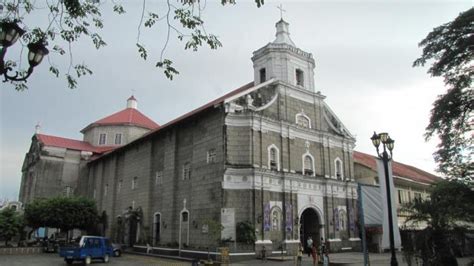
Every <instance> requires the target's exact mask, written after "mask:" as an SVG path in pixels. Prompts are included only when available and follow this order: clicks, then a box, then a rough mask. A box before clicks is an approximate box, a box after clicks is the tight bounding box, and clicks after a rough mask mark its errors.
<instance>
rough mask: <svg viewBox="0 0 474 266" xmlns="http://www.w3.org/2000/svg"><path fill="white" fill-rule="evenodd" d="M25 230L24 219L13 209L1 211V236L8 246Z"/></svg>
mask: <svg viewBox="0 0 474 266" xmlns="http://www.w3.org/2000/svg"><path fill="white" fill-rule="evenodd" d="M22 230H23V217H22V216H21V215H20V214H19V213H18V212H17V211H15V210H14V209H12V208H5V209H3V210H2V211H0V236H1V237H2V238H3V239H4V240H5V246H7V245H8V241H10V240H11V239H12V238H13V237H15V236H16V235H18V234H19V233H20V232H21V231H22Z"/></svg>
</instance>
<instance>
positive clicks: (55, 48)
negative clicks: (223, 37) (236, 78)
mask: <svg viewBox="0 0 474 266" xmlns="http://www.w3.org/2000/svg"><path fill="white" fill-rule="evenodd" d="M100 2H101V1H100V0H51V1H45V2H42V4H41V3H36V2H34V1H31V0H7V1H6V3H5V4H4V5H5V10H6V15H5V17H4V18H2V19H1V21H0V22H1V24H2V27H1V28H3V25H5V23H12V22H13V23H16V24H19V25H21V26H22V27H21V28H24V29H25V30H26V32H25V33H24V34H23V36H22V38H21V39H20V41H21V44H22V46H23V48H24V47H26V46H27V45H28V44H31V43H41V44H48V43H49V45H48V47H50V49H52V54H53V55H51V54H50V55H48V62H49V64H50V67H49V71H50V72H51V73H52V74H53V75H55V76H56V77H59V75H60V74H61V72H62V71H60V69H59V67H57V65H56V64H55V63H54V60H53V58H55V55H60V56H62V55H67V56H68V60H69V67H68V69H67V70H66V71H64V70H63V71H64V76H65V78H66V80H67V82H68V86H69V87H70V88H75V87H76V86H77V80H76V79H77V78H79V77H81V76H84V75H90V74H92V70H91V69H89V67H87V65H86V64H84V63H80V64H74V61H73V54H72V44H73V43H74V42H76V41H78V40H79V39H80V38H82V37H84V36H85V37H88V38H89V39H90V40H91V41H92V43H93V45H94V47H95V48H96V49H99V48H102V47H104V46H106V45H107V44H106V42H105V40H103V38H102V37H101V35H100V30H101V29H102V28H103V27H104V25H105V22H104V21H103V19H102V12H101V11H104V10H103V9H104V8H105V7H106V6H107V5H104V4H103V3H100ZM111 2H112V6H111V8H112V9H113V11H114V12H115V13H117V14H124V13H125V12H126V10H125V8H124V7H123V6H122V5H120V4H119V3H118V2H115V1H113V0H112V1H111ZM176 2H178V3H177V5H175V4H173V3H171V0H167V1H166V8H165V10H147V6H146V0H143V1H141V4H142V13H141V17H140V18H138V21H139V26H138V30H137V37H136V46H137V50H138V53H139V55H140V57H141V58H143V59H144V60H146V59H147V58H148V51H147V49H146V45H145V44H144V43H142V42H141V41H140V32H141V28H142V26H144V27H147V28H152V27H155V26H156V25H159V24H162V25H163V24H164V25H165V29H166V39H165V40H161V41H162V42H163V48H162V50H161V51H160V53H159V54H160V56H159V59H158V60H157V61H156V67H158V68H161V69H162V70H163V73H164V74H165V76H166V77H167V78H169V79H173V76H174V75H177V74H179V72H178V70H177V69H176V68H175V67H174V66H173V61H172V60H171V59H170V58H167V57H165V50H166V47H167V45H168V42H169V40H170V37H171V35H173V36H175V37H176V38H177V39H178V40H180V41H184V42H185V45H184V49H192V50H193V51H197V50H198V48H199V47H201V46H208V47H209V48H211V49H217V48H219V47H221V46H222V44H221V42H220V41H219V39H218V38H217V36H216V35H214V34H211V33H208V32H207V31H206V29H205V27H204V20H203V18H202V17H201V12H202V11H203V10H204V8H205V4H203V5H202V6H201V4H200V1H199V0H180V1H178V0H176ZM220 2H221V4H222V5H226V4H235V0H221V1H220ZM255 2H256V4H257V6H258V7H260V6H261V5H263V3H264V0H255ZM134 4H135V3H134ZM41 5H43V6H41ZM45 9H46V10H48V13H49V14H47V15H46V14H44V15H43V17H44V22H45V23H44V26H41V25H42V24H41V23H39V22H38V24H37V25H32V26H31V27H29V26H28V25H27V21H28V20H27V18H28V17H31V16H32V14H33V13H39V12H44V10H45ZM0 30H2V29H0ZM6 48H7V47H1V50H0V54H2V52H3V55H4V54H5V53H4V51H5V50H6ZM80 61H83V60H80ZM2 62H3V58H2ZM20 62H21V58H19V59H18V60H16V61H6V62H5V67H7V68H8V67H11V68H12V69H13V68H14V67H16V66H18V65H21V63H20ZM17 74H18V75H19V77H20V78H21V77H26V76H27V75H28V70H25V69H20V70H19V71H18V72H17ZM9 82H10V83H12V84H13V85H14V86H15V88H16V89H17V90H23V89H26V88H27V86H26V81H15V80H10V81H9Z"/></svg>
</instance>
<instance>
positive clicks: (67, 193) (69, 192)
mask: <svg viewBox="0 0 474 266" xmlns="http://www.w3.org/2000/svg"><path fill="white" fill-rule="evenodd" d="M64 196H65V197H70V196H72V188H71V187H70V186H65V187H64Z"/></svg>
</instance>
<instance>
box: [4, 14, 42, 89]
mask: <svg viewBox="0 0 474 266" xmlns="http://www.w3.org/2000/svg"><path fill="white" fill-rule="evenodd" d="M24 33H25V31H24V30H23V29H22V28H20V27H19V26H18V25H17V24H16V23H15V22H5V21H2V22H0V45H1V47H0V49H1V50H0V75H3V77H4V80H3V82H6V81H8V80H11V81H24V80H26V79H27V78H28V77H29V76H30V75H31V73H33V69H34V67H36V66H37V65H39V64H40V63H41V61H42V60H43V58H44V56H46V55H47V54H48V53H49V51H48V49H46V47H45V46H44V41H43V40H39V41H37V42H34V43H30V44H28V50H29V51H28V63H29V64H30V67H29V68H28V71H27V73H26V75H25V76H22V77H18V75H19V74H20V73H19V72H18V71H16V74H15V75H13V76H11V75H8V73H7V72H9V71H12V70H13V69H12V68H11V67H9V66H8V67H7V66H5V60H4V58H5V55H6V53H7V48H8V47H10V46H12V45H13V44H15V42H16V41H17V40H18V39H19V38H20V37H21V36H22V35H23V34H24Z"/></svg>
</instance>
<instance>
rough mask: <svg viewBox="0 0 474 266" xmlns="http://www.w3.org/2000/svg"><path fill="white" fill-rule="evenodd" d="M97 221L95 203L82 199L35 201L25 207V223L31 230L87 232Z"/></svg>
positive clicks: (57, 198) (60, 198) (62, 198)
mask: <svg viewBox="0 0 474 266" xmlns="http://www.w3.org/2000/svg"><path fill="white" fill-rule="evenodd" d="M98 221H99V215H98V213H97V208H96V205H95V202H94V201H93V200H90V199H87V198H82V197H72V198H66V197H55V198H49V199H36V200H34V201H33V202H31V203H29V204H27V205H26V207H25V222H26V224H27V225H28V226H30V227H32V228H39V227H51V228H60V229H61V230H64V231H67V230H70V229H82V230H88V229H91V228H93V227H94V226H95V225H96V224H97V222H98Z"/></svg>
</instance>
